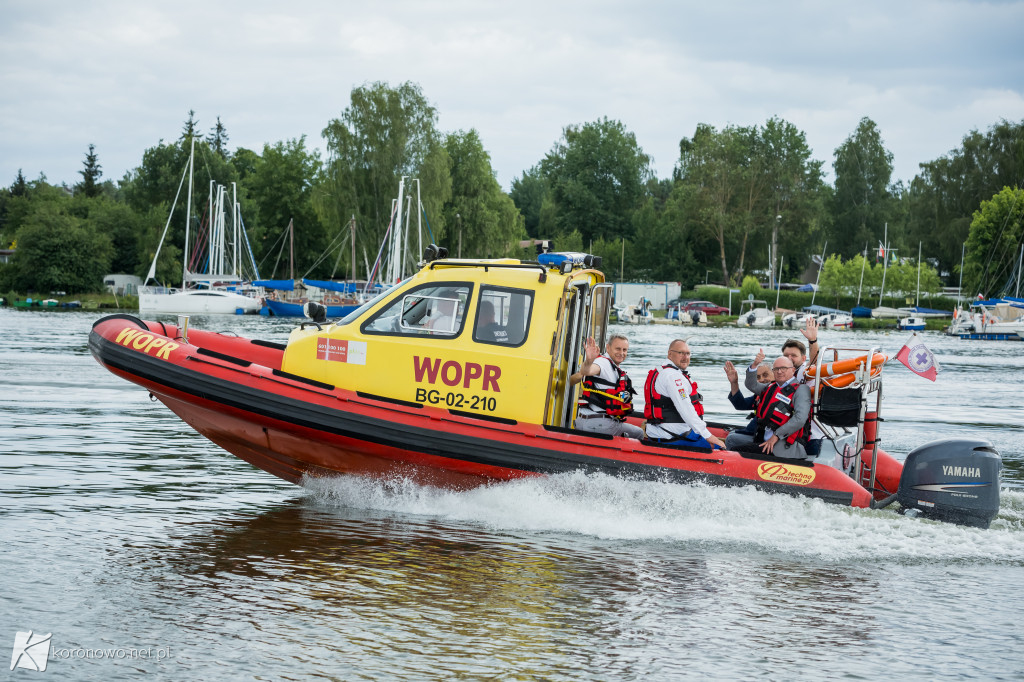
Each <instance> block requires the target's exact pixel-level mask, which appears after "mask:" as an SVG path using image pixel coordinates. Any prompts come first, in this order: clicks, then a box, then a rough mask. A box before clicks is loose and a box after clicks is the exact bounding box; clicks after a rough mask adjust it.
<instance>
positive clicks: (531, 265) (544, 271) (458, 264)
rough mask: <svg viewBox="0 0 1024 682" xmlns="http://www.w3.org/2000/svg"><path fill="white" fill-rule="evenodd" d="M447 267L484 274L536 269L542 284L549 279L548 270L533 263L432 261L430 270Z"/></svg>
mask: <svg viewBox="0 0 1024 682" xmlns="http://www.w3.org/2000/svg"><path fill="white" fill-rule="evenodd" d="M435 266H437V267H446V268H483V269H484V272H487V270H488V268H512V269H516V268H518V269H522V268H526V269H531V270H532V269H534V268H536V269H537V270H540V282H542V283H543V282H545V281H546V280H547V277H548V268H547V267H545V266H543V265H541V264H540V263H532V262H520V263H488V262H485V261H443V260H441V261H437V260H436V261H432V262H431V263H430V267H429V269H431V270H433V269H434V267H435Z"/></svg>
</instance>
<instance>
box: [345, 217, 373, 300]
mask: <svg viewBox="0 0 1024 682" xmlns="http://www.w3.org/2000/svg"><path fill="white" fill-rule="evenodd" d="M348 225H349V235H350V239H349V241H351V242H352V269H351V271H350V272H351V276H352V291H355V289H356V214H355V213H353V214H352V220H350V221H348ZM366 276H367V277H369V276H370V273H369V272H367V273H366Z"/></svg>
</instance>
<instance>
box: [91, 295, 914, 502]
mask: <svg viewBox="0 0 1024 682" xmlns="http://www.w3.org/2000/svg"><path fill="white" fill-rule="evenodd" d="M188 337H189V343H185V342H184V341H183V340H182V339H181V338H180V335H179V331H178V329H177V328H176V327H174V326H172V325H166V324H164V323H160V322H143V321H141V320H138V319H136V318H133V317H130V316H127V315H113V316H109V317H106V318H103V319H101V320H99V321H98V322H97V323H96V324H95V325H94V327H93V330H92V333H91V334H90V338H89V347H90V350H91V351H92V353H93V355H94V356H95V357H96V359H97V360H98V361H99V362H100V363H101V364H103V365H104V366H105V367H107V368H108V369H109V370H110V371H111V372H113V373H114V374H116V375H118V376H120V377H123V378H124V379H126V380H128V381H131V382H133V383H136V384H138V385H139V386H142V387H143V388H145V389H147V390H148V391H149V392H150V393H151V394H152V395H154V396H155V397H156V398H158V399H159V400H160V401H161V402H163V403H164V404H165V405H167V407H169V408H170V409H171V410H172V411H174V412H175V414H177V415H178V416H180V417H181V418H182V419H183V420H184V421H185V422H187V423H188V424H189V425H190V426H192V428H194V429H195V430H196V431H198V432H199V433H201V434H203V435H204V436H206V437H207V438H209V439H210V440H211V441H213V442H214V443H216V444H217V445H219V446H220V447H222V448H224V449H225V450H227V451H228V452H230V453H232V454H234V455H236V456H238V457H239V458H241V459H243V460H245V461H247V462H249V463H250V464H252V465H253V466H256V467H258V468H260V469H263V470H264V471H267V472H269V473H271V474H274V475H275V476H279V477H281V478H283V479H285V480H288V481H291V482H294V483H299V482H300V481H301V480H302V478H303V477H304V476H334V475H339V474H356V475H364V476H376V477H388V476H401V477H408V478H411V479H413V480H415V481H417V482H420V483H425V484H429V485H436V486H446V487H453V488H467V487H473V486H478V485H481V484H485V483H487V482H493V481H508V480H513V479H517V478H522V477H526V476H539V475H545V474H554V473H560V472H568V471H580V470H582V471H588V472H601V473H606V474H610V475H614V476H622V477H632V478H637V479H645V480H668V481H676V482H704V483H707V484H712V485H725V486H738V485H743V486H753V487H756V488H759V489H761V490H765V491H769V492H781V493H786V494H792V495H804V496H808V497H815V498H820V499H823V500H826V501H828V502H832V503H837V504H843V505H852V506H856V507H866V506H869V505H870V502H871V494H870V493H869V492H868V491H867V490H866V489H865V488H864V487H863V486H862V485H860V484H859V483H858V482H856V481H854V480H853V479H851V478H850V477H849V476H846V475H845V474H843V473H842V472H841V471H838V470H837V469H834V468H832V467H829V466H825V465H820V464H818V465H814V466H810V465H807V466H805V465H794V464H792V463H790V462H786V461H783V460H777V459H764V458H755V457H752V456H749V455H746V456H745V455H742V454H740V453H736V452H729V451H721V450H719V451H714V452H711V451H708V450H706V449H693V450H683V449H677V448H665V447H660V446H657V445H653V444H647V443H643V442H641V441H637V440H633V439H628V438H612V437H608V436H602V435H598V434H590V433H586V432H580V431H576V430H572V429H562V428H553V427H545V426H541V425H537V424H526V423H517V422H515V421H513V420H507V419H498V418H493V417H485V416H481V415H477V414H473V413H465V412H460V411H455V410H446V409H439V408H434V407H425V406H423V405H420V404H418V403H412V402H406V401H400V400H393V399H388V398H386V397H383V396H375V395H373V394H372V393H368V392H362V391H352V390H348V389H342V388H337V387H334V386H330V385H327V384H323V383H321V382H317V381H313V380H310V379H307V378H303V377H298V376H294V375H289V374H286V373H284V372H282V371H281V370H280V367H281V361H282V357H283V353H284V347H283V346H281V345H280V344H274V343H268V342H262V341H258V340H250V339H245V338H241V337H236V336H225V335H221V334H215V333H212V332H203V331H198V330H189V332H188ZM883 454H884V453H883ZM885 457H886V458H888V459H887V460H885V461H884V464H883V463H882V462H883V458H880V464H879V471H880V472H881V471H882V469H883V468H884V469H885V470H886V472H887V473H886V474H885V476H884V480H883V477H882V475H881V474H879V482H880V483H883V484H891V480H890V479H891V469H892V466H891V464H895V466H896V467H899V463H898V462H896V461H895V460H893V459H892V458H891V457H888V455H885ZM889 460H891V462H889ZM898 480H899V475H898V472H897V474H896V481H897V482H898ZM893 490H895V488H893ZM879 494H884V492H882V493H879Z"/></svg>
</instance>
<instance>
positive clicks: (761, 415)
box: [755, 381, 811, 446]
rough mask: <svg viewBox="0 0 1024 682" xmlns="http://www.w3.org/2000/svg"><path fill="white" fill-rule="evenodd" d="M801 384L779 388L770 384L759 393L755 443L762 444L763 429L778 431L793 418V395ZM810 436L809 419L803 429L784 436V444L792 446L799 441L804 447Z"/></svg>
mask: <svg viewBox="0 0 1024 682" xmlns="http://www.w3.org/2000/svg"><path fill="white" fill-rule="evenodd" d="M800 385H801V384H798V383H796V382H795V381H793V382H790V383H788V384H786V385H785V386H779V385H778V384H777V383H775V382H772V383H771V384H769V385H768V388H766V389H764V391H762V392H761V398H760V401H759V402H758V405H757V435H756V436H755V440H756V441H757V442H759V443H760V442H764V432H765V429H767V428H771V429H772V431H778V430H779V429H780V428H781V427H782V426H783V425H784V424H785V423H786V422H788V421H789V420H790V419H791V418H792V417H793V395H794V394H795V393H796V390H797V388H799V387H800ZM810 435H811V420H810V418H808V419H807V421H806V422H805V423H804V425H803V428H801V429H800V430H798V431H796V432H795V433H791V434H790V435H788V436H786V439H785V440H786V443H788V444H789V445H792V444H793V443H795V442H797V441H800V442H801V443H803V444H804V445H805V446H806V445H807V439H808V438H809V437H810Z"/></svg>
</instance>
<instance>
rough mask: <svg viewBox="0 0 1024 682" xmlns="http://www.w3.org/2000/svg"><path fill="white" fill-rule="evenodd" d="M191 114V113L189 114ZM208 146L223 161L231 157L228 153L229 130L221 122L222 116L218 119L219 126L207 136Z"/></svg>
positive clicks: (211, 129) (213, 128)
mask: <svg viewBox="0 0 1024 682" xmlns="http://www.w3.org/2000/svg"><path fill="white" fill-rule="evenodd" d="M191 113H192V112H189V114H191ZM206 144H208V145H210V149H212V150H213V153H214V154H217V155H218V156H220V158H222V159H227V158H228V157H229V156H230V155H231V154H230V152H229V151H228V130H227V128H225V127H224V124H223V123H221V122H220V116H218V117H217V125H215V126H213V127H212V128H210V134H209V135H207V136H206Z"/></svg>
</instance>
